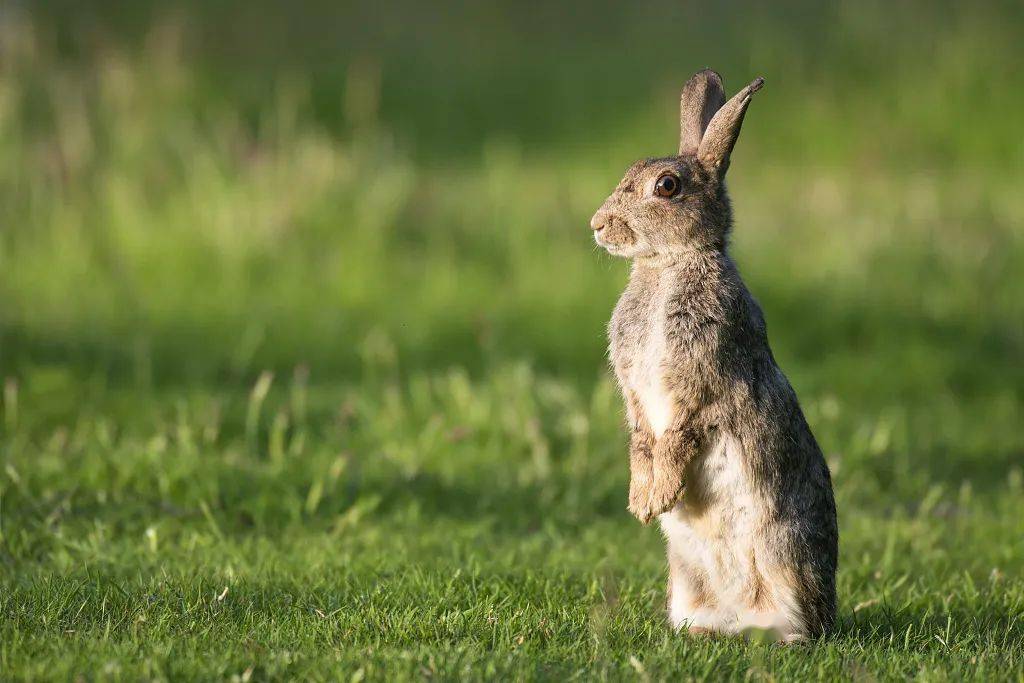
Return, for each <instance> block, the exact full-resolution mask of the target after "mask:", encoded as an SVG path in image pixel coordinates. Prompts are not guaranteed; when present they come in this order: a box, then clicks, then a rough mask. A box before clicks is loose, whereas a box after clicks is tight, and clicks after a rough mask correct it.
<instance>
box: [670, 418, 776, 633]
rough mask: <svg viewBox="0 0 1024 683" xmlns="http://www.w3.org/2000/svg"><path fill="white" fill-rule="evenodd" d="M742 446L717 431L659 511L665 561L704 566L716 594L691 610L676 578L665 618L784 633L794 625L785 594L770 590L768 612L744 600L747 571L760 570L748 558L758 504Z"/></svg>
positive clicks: (748, 579)
mask: <svg viewBox="0 0 1024 683" xmlns="http://www.w3.org/2000/svg"><path fill="white" fill-rule="evenodd" d="M741 449H742V447H741V445H740V444H739V442H738V441H737V440H736V439H734V438H732V437H731V436H730V435H728V434H721V435H720V436H719V437H718V440H717V442H716V443H713V444H712V445H711V446H710V447H709V448H708V450H707V451H706V452H705V453H704V454H703V455H702V456H701V457H699V458H697V459H696V461H695V463H694V465H693V466H691V468H690V469H689V471H688V473H687V475H688V476H687V479H688V485H687V494H684V497H683V499H682V500H681V501H680V502H679V503H678V504H677V505H676V507H675V508H673V509H672V510H671V511H669V512H666V513H664V514H663V515H661V516H660V517H659V521H660V523H661V528H662V532H663V533H664V535H665V538H666V540H667V541H668V550H669V556H670V562H671V561H673V560H672V557H673V556H675V557H678V558H679V561H681V562H682V563H683V564H685V565H687V566H690V567H694V568H699V569H700V570H702V574H703V575H704V576H705V577H706V578H707V580H708V583H709V586H708V588H710V591H711V593H712V594H713V595H714V596H715V604H714V606H713V607H703V608H701V609H696V610H695V609H693V608H692V607H691V605H690V603H689V602H688V598H689V586H688V585H685V584H683V582H682V581H680V582H678V583H679V584H680V585H677V582H675V581H674V582H673V586H672V600H671V602H670V604H669V618H670V620H671V622H672V625H673V626H674V627H676V628H685V627H694V626H696V627H703V628H710V629H713V630H716V631H724V632H727V633H737V632H740V631H743V630H744V629H747V628H751V627H753V628H762V629H770V630H772V631H775V632H777V633H778V634H779V635H780V636H782V637H787V636H788V635H789V633H790V632H791V631H792V626H791V624H792V615H791V614H790V611H791V610H790V609H787V608H789V607H790V605H789V604H788V603H789V600H787V598H788V596H784V595H779V594H775V595H773V596H772V603H774V605H773V606H772V607H771V608H770V609H768V610H767V611H761V612H758V613H755V612H752V611H751V609H750V608H749V607H748V605H749V597H748V596H749V592H748V591H749V587H750V585H751V580H752V575H753V573H754V572H756V571H758V570H757V568H756V566H755V563H754V559H753V558H754V557H755V556H756V555H758V554H759V553H757V550H758V549H757V547H756V546H755V538H756V537H755V530H756V528H757V526H758V505H757V501H756V500H755V497H754V492H753V488H752V487H751V485H750V482H749V479H748V477H747V475H746V471H745V468H744V466H743V462H744V461H743V453H742V450H741ZM695 499H696V500H695ZM696 501H699V502H696ZM772 593H775V591H772Z"/></svg>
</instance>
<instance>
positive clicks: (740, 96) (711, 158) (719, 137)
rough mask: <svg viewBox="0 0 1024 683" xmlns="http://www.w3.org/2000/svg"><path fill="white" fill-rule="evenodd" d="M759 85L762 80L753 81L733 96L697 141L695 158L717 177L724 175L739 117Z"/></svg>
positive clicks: (738, 133) (743, 112) (734, 140)
mask: <svg viewBox="0 0 1024 683" xmlns="http://www.w3.org/2000/svg"><path fill="white" fill-rule="evenodd" d="M763 85H764V79H763V78H755V79H754V80H753V82H752V83H751V84H750V85H748V86H747V87H745V88H744V89H743V90H740V91H739V92H738V93H736V94H735V95H733V96H732V99H731V100H729V101H728V102H726V103H725V104H724V105H723V106H722V108H721V109H719V110H718V112H717V113H716V114H715V115H714V117H713V118H712V119H711V123H709V124H708V127H707V130H706V131H705V132H704V137H702V138H701V141H700V146H699V147H698V150H697V156H698V158H699V159H700V161H701V162H702V163H703V164H704V165H705V166H708V167H709V168H711V169H713V170H715V171H716V172H717V173H718V177H719V178H721V177H723V176H725V172H726V170H728V168H729V155H730V154H732V148H733V145H735V144H736V138H738V137H739V136H740V126H742V125H743V115H744V114H746V113H747V106H748V105H749V104H750V98H751V97H753V95H754V93H756V92H757V91H758V90H760V89H761V86H763Z"/></svg>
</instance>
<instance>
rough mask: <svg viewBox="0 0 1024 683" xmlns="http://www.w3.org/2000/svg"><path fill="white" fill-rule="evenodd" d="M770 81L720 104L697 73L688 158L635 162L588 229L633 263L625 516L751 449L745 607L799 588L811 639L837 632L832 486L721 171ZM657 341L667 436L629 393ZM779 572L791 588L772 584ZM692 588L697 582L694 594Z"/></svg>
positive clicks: (619, 345)
mask: <svg viewBox="0 0 1024 683" xmlns="http://www.w3.org/2000/svg"><path fill="white" fill-rule="evenodd" d="M762 84H763V80H762V79H757V80H755V81H754V82H753V83H751V84H750V85H748V86H747V87H746V88H744V89H743V90H741V91H740V92H739V93H738V94H737V95H736V96H734V97H733V98H732V99H730V100H729V101H728V102H725V99H724V90H723V89H722V85H721V78H720V77H718V75H717V74H715V73H714V72H711V71H703V72H700V73H698V74H696V75H695V76H694V78H693V79H691V81H690V83H688V84H687V87H686V88H685V89H684V92H683V98H682V104H681V115H680V120H681V126H682V130H681V135H680V150H681V151H682V152H683V154H681V155H680V156H675V157H664V158H651V159H644V160H642V161H638V162H636V163H635V164H633V165H632V166H631V167H630V168H629V169H628V170H627V171H626V174H625V176H624V177H623V179H622V181H621V182H620V183H619V186H618V187H617V188H616V190H615V191H614V192H613V193H612V195H611V196H610V197H609V198H608V199H607V201H605V203H604V205H603V206H602V207H601V209H600V210H599V211H598V212H597V214H595V216H594V218H593V220H592V221H591V225H592V227H593V228H594V231H595V236H596V238H597V240H598V242H599V243H600V244H601V245H602V246H604V247H605V248H606V249H608V251H609V252H611V253H613V254H615V255H620V256H625V257H628V258H632V259H633V270H632V273H631V276H630V281H629V284H628V285H627V287H626V290H625V292H624V293H623V295H622V298H621V299H620V301H619V303H618V305H617V306H616V309H615V312H614V314H613V316H612V320H611V323H610V326H609V336H610V340H611V347H610V355H611V361H612V366H613V368H614V370H615V374H616V377H617V378H618V379H619V382H620V385H621V386H622V387H623V390H624V393H625V395H626V404H627V413H628V416H629V426H630V430H631V439H630V471H631V482H630V493H629V510H630V511H631V512H632V513H633V514H634V515H635V516H636V517H637V518H638V519H640V520H641V521H642V522H644V523H646V522H647V521H649V520H650V519H651V518H653V517H654V516H657V515H660V514H662V513H665V512H666V511H669V510H671V509H673V508H674V506H675V505H676V504H677V502H678V501H679V498H680V497H681V496H682V497H683V499H684V503H685V501H686V499H687V498H688V497H689V496H690V493H688V491H689V488H688V487H687V481H686V478H687V476H688V474H687V473H688V472H690V471H691V470H692V469H693V468H692V467H691V464H692V463H694V462H695V460H696V459H699V458H700V456H701V454H702V453H704V452H706V449H707V448H708V445H709V444H711V443H714V441H715V439H716V438H718V436H720V435H721V436H726V435H728V436H729V437H730V438H731V439H733V440H735V442H737V443H738V444H740V446H741V447H742V453H743V462H742V463H739V466H740V467H741V468H742V471H743V472H745V473H746V476H747V478H748V479H749V481H750V482H752V486H753V489H754V493H755V495H756V504H757V506H758V507H757V514H758V515H759V516H760V519H761V520H762V521H761V522H760V523H759V525H758V529H757V533H759V534H764V535H765V538H764V539H758V540H757V541H756V547H757V548H758V549H759V552H760V553H761V555H760V556H759V557H756V558H755V557H754V556H753V555H751V561H752V562H753V566H754V567H756V568H757V571H756V572H755V574H754V578H753V579H752V583H751V586H750V596H751V597H750V600H751V602H752V603H753V604H754V606H755V607H759V606H761V605H763V604H765V603H767V602H769V598H768V596H769V595H771V594H773V593H772V591H773V590H780V591H781V590H785V591H788V592H789V593H792V594H793V595H794V596H795V597H794V599H795V600H796V601H797V602H798V605H799V615H798V618H796V619H797V621H798V622H799V623H797V624H796V625H795V626H794V628H795V629H796V630H797V631H800V632H802V633H806V634H816V633H822V632H825V631H827V630H828V629H829V628H830V627H831V626H832V623H833V620H834V614H835V570H836V563H837V544H838V532H837V526H836V512H835V504H834V501H833V496H832V485H831V479H830V475H829V471H828V468H827V466H826V464H825V461H824V458H823V457H822V454H821V451H820V449H819V448H818V444H817V443H816V442H815V439H814V436H813V435H812V434H811V432H810V429H809V428H808V426H807V422H806V420H805V419H804V416H803V413H802V411H801V410H800V405H799V403H798V401H797V397H796V394H795V393H794V391H793V389H792V387H791V386H790V384H789V382H788V381H787V380H786V377H785V376H784V375H783V374H782V371H781V370H780V369H779V367H778V366H777V365H776V363H775V359H774V357H773V356H772V352H771V350H770V348H769V345H768V338H767V333H766V329H765V322H764V317H763V315H762V313H761V309H760V307H759V306H758V304H757V302H756V301H755V300H754V298H753V297H752V296H751V294H750V292H749V291H748V290H747V288H746V286H745V285H744V283H743V280H742V279H741V278H740V275H739V272H738V271H737V269H736V265H735V263H734V262H733V260H732V259H731V258H730V256H729V254H728V240H729V234H730V230H731V228H732V208H731V205H730V202H729V197H728V193H727V191H726V186H725V172H726V170H727V169H728V167H729V160H730V155H731V152H732V150H733V146H734V145H735V142H736V138H737V137H738V135H739V131H740V127H741V125H742V122H743V117H744V115H745V113H746V109H747V106H748V105H749V103H750V99H751V97H752V96H753V94H754V93H755V92H757V90H759V89H760V87H761V85H762ZM723 102H724V104H722V103H723ZM666 173H670V174H673V175H674V176H676V177H677V178H678V179H679V182H680V183H681V190H680V191H679V192H678V194H676V195H674V196H671V197H661V196H658V195H657V194H656V193H654V192H653V188H654V185H655V182H656V181H657V179H658V178H659V177H660V176H662V175H663V174H666ZM654 321H657V322H656V323H655V322H654ZM652 324H657V325H658V327H657V328H656V329H655V328H652V327H651V325H652ZM655 333H657V334H660V335H663V338H664V345H665V349H664V352H663V360H662V361H661V365H660V373H661V377H662V382H663V384H664V388H665V391H666V392H667V394H668V395H669V396H670V400H671V405H672V419H671V423H670V424H669V426H668V427H667V429H665V431H664V433H663V434H662V435H661V436H660V438H655V436H654V433H653V432H652V428H651V424H650V418H649V416H646V415H645V414H644V408H643V405H642V402H641V401H640V400H639V398H638V397H637V396H636V395H634V394H633V393H632V391H631V390H630V388H629V387H630V381H631V379H630V378H631V377H632V376H633V374H632V373H634V371H636V370H637V367H638V366H637V365H636V364H637V363H640V362H642V361H643V360H644V358H645V356H644V353H646V352H647V351H646V350H647V348H648V347H647V345H648V343H649V341H650V339H651V335H652V334H655ZM659 338H660V337H659ZM698 469H699V468H698ZM752 533H753V532H752ZM670 560H671V553H670ZM676 570H677V568H676V567H675V566H674V565H673V569H672V571H673V572H675V571H676ZM771 577H780V578H779V579H778V580H779V581H780V582H781V584H788V585H779V586H775V585H771ZM781 577H785V578H781ZM696 584H697V582H696V581H690V585H691V588H693V587H694V586H695V585H696ZM787 594H788V593H787ZM712 598H713V596H712Z"/></svg>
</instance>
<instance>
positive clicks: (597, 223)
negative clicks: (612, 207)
mask: <svg viewBox="0 0 1024 683" xmlns="http://www.w3.org/2000/svg"><path fill="white" fill-rule="evenodd" d="M607 225H608V214H606V213H605V212H604V211H598V212H597V213H595V214H594V217H593V218H591V219H590V227H591V228H592V229H593V231H594V232H601V231H602V230H604V229H605V227H606V226H607Z"/></svg>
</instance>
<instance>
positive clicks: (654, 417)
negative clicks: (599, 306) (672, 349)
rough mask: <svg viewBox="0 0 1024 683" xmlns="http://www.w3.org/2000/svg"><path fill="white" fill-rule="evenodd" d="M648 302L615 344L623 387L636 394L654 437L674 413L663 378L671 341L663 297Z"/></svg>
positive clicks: (663, 429) (661, 432)
mask: <svg viewBox="0 0 1024 683" xmlns="http://www.w3.org/2000/svg"><path fill="white" fill-rule="evenodd" d="M647 303H648V306H647V310H646V311H645V315H644V316H642V317H640V318H638V319H637V320H636V321H635V322H634V324H633V325H632V326H631V327H630V329H628V330H624V331H623V332H624V334H623V336H622V339H621V340H620V343H619V344H618V347H619V348H618V349H615V348H613V357H614V358H615V361H616V365H617V366H619V368H618V369H619V372H618V375H619V379H620V381H621V382H622V383H623V385H624V387H623V388H624V389H626V390H627V392H628V393H631V394H632V395H633V396H634V397H635V398H636V400H637V402H638V403H639V408H640V410H641V411H642V412H643V416H644V418H646V420H647V423H648V424H649V425H650V426H651V431H652V432H653V433H654V435H655V437H660V436H661V435H662V434H663V433H664V432H665V430H666V429H668V427H669V425H670V424H671V422H672V417H673V413H674V406H673V403H672V400H671V395H670V393H669V392H668V390H667V388H666V384H665V378H664V375H665V367H666V364H667V361H668V360H669V359H668V351H669V345H668V341H667V338H666V334H665V329H666V324H665V305H664V301H662V300H654V301H648V302H647ZM613 345H614V344H613Z"/></svg>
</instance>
